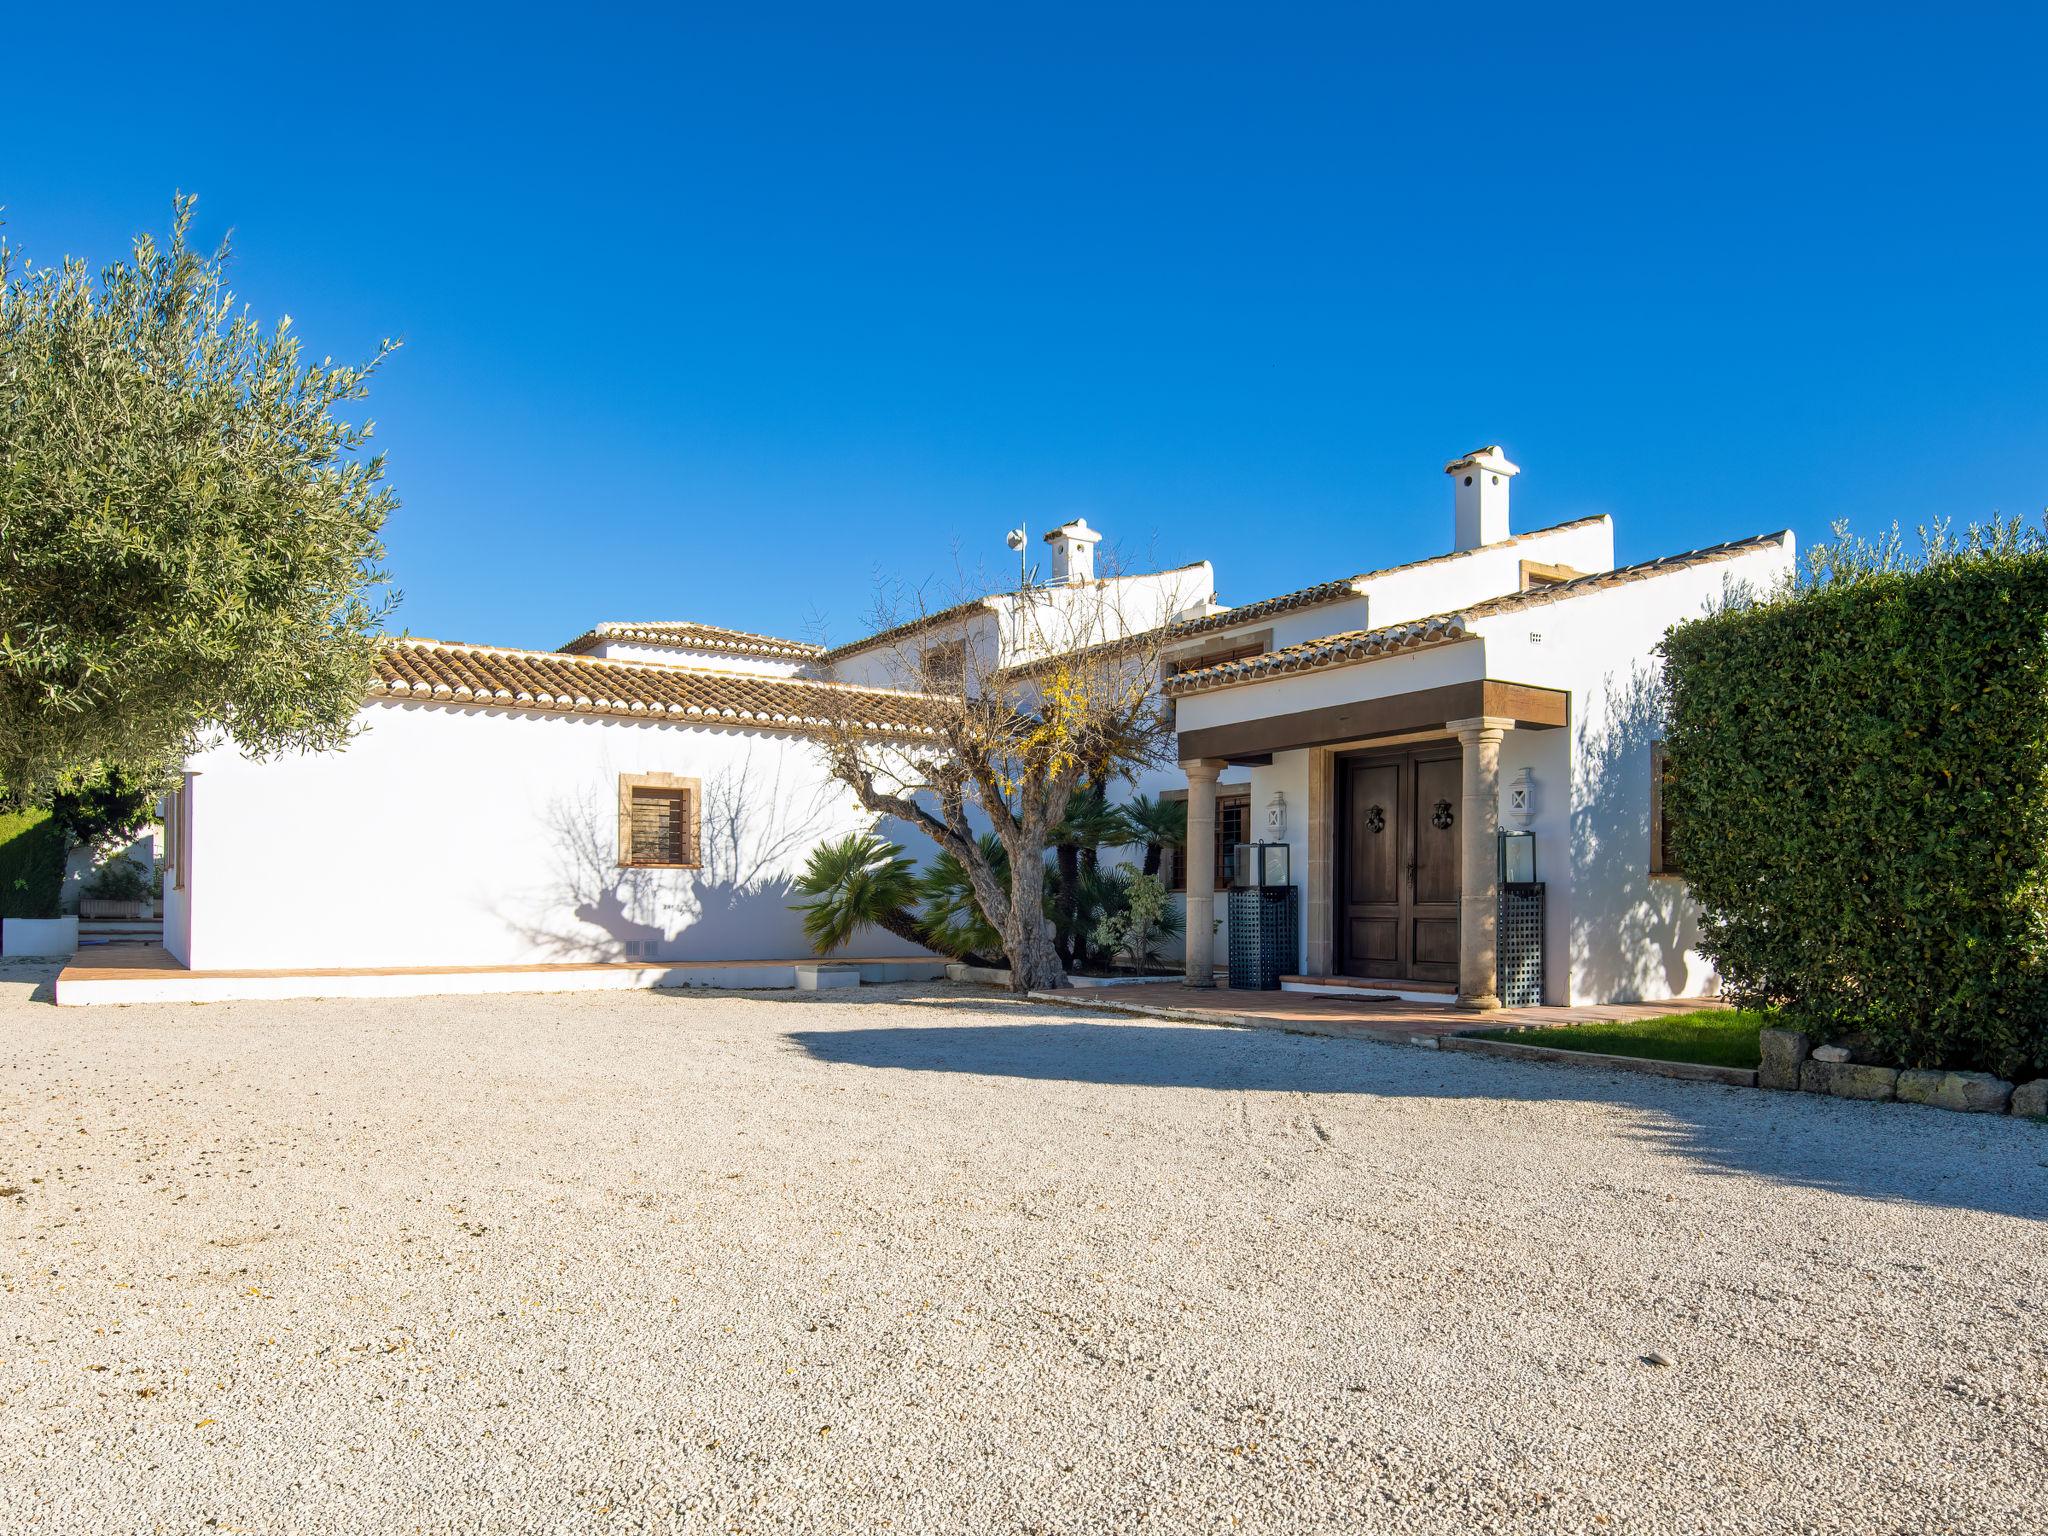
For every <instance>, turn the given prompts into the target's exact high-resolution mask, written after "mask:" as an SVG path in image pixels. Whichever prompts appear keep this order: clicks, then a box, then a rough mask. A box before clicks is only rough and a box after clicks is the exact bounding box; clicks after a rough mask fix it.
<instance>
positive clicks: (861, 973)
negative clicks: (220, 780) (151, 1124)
mask: <svg viewBox="0 0 2048 1536" xmlns="http://www.w3.org/2000/svg"><path fill="white" fill-rule="evenodd" d="M804 964H805V962H802V961H796V960H767V961H733V962H731V963H716V962H703V961H699V962H695V963H691V964H679V965H646V966H635V965H587V966H576V965H563V966H548V965H542V966H528V967H518V966H508V967H504V968H501V969H490V968H483V967H479V968H476V969H461V970H457V969H446V970H429V969H420V970H391V971H325V972H322V971H271V972H244V973H242V974H239V975H237V974H233V973H224V972H207V971H177V970H161V971H154V972H144V971H129V972H119V971H111V972H107V973H95V971H94V970H92V969H89V968H85V967H72V968H70V969H67V970H66V971H64V972H63V973H62V974H60V975H59V976H58V978H57V987H56V993H57V1006H58V1007H60V1008H77V1007H87V1006H93V1005H102V1004H108V1003H226V1002H250V1001H258V1000H261V1001H280V1000H288V999H296V998H335V997H363V998H370V997H455V996H472V997H473V996H477V995H479V994H484V993H500V992H631V991H640V990H648V989H654V988H672V987H712V988H717V989H720V990H724V991H733V992H774V991H782V992H788V991H793V990H795V989H796V988H797V985H798V974H797V973H798V971H799V970H800V969H801V968H802V967H803V966H804ZM832 969H844V970H848V971H854V972H857V973H858V978H857V979H858V980H859V981H860V982H861V983H863V984H865V985H868V986H880V985H882V984H884V983H887V982H893V981H936V980H938V979H940V978H941V977H943V976H944V975H945V971H946V967H945V963H944V962H943V961H939V960H857V961H847V962H844V964H843V966H840V965H835V966H833V967H832Z"/></svg>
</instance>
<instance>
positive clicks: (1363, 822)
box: [1336, 745, 1465, 982]
mask: <svg viewBox="0 0 2048 1536" xmlns="http://www.w3.org/2000/svg"><path fill="white" fill-rule="evenodd" d="M1336 777H1337V785H1338V797H1337V798H1338V810H1339V815H1338V827H1337V854H1338V857H1337V871H1338V884H1337V913H1336V916H1337V933H1336V951H1337V953H1336V960H1337V968H1338V971H1339V972H1340V973H1341V974H1343V975H1346V976H1371V977H1376V978H1377V977H1384V978H1386V979H1388V980H1403V979H1412V980H1415V981H1453V982H1454V981H1456V980H1457V979H1458V895H1459V870H1460V869H1461V867H1462V860H1461V859H1460V858H1459V847H1460V839H1461V837H1462V835H1463V828H1462V827H1461V826H1460V825H1459V822H1460V821H1461V820H1462V819H1463V817H1464V813H1465V807H1464V794H1463V782H1464V767H1463V763H1462V762H1461V760H1460V757H1459V749H1458V748H1457V746H1456V745H1452V746H1450V747H1448V748H1445V747H1429V748H1417V749H1414V750H1411V751H1404V752H1375V753H1370V754H1361V755H1359V756H1356V757H1341V758H1339V759H1338V760H1337V775H1336Z"/></svg>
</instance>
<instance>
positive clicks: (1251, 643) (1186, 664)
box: [1159, 629, 1273, 683]
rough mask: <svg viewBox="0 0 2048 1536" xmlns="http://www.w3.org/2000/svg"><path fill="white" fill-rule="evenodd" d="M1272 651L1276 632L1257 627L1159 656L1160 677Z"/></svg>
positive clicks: (1264, 654)
mask: <svg viewBox="0 0 2048 1536" xmlns="http://www.w3.org/2000/svg"><path fill="white" fill-rule="evenodd" d="M1272 650H1273V631H1272V630H1271V629H1262V630H1256V631H1254V632H1252V633H1250V634H1246V635H1236V636H1226V637H1225V638H1224V639H1223V640H1212V641H1210V642H1209V644H1208V645H1207V646H1206V647H1201V646H1197V647H1195V648H1194V649H1192V650H1186V651H1176V652H1174V653H1172V654H1171V655H1166V656H1161V657H1160V658H1159V680H1160V682H1162V683H1163V682H1165V681H1166V680H1167V679H1168V678H1171V677H1177V676H1179V675H1180V674H1181V673H1183V672H1192V671H1195V670H1197V669H1198V668H1201V667H1214V666H1219V665H1221V664H1222V663H1223V662H1226V661H1251V660H1253V659H1254V658H1255V657H1259V656H1267V655H1270V654H1272Z"/></svg>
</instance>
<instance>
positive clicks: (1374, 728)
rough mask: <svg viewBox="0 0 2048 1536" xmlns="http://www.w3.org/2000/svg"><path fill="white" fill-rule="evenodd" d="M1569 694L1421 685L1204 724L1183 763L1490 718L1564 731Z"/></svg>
mask: <svg viewBox="0 0 2048 1536" xmlns="http://www.w3.org/2000/svg"><path fill="white" fill-rule="evenodd" d="M1570 705H1571V695H1570V694H1568V693H1565V692H1563V691H1562V690H1560V689H1556V688H1537V687H1533V686H1531V685H1530V684H1528V683H1501V682H1495V681H1493V680H1492V679H1490V678H1489V679H1478V680H1475V681H1472V682H1467V683H1447V684H1445V685H1444V686H1443V687H1441V688H1418V689H1416V690H1415V691H1414V692H1412V693H1396V694H1390V695H1388V696H1387V697H1385V698H1379V699H1360V700H1358V701H1357V702H1355V703H1350V704H1331V705H1327V706H1325V707H1324V708H1322V709H1304V710H1299V711H1297V712H1295V713H1294V714H1289V715H1268V716H1266V717H1265V718H1263V719H1259V720H1241V721H1238V722H1237V723H1235V724H1232V725H1211V726H1204V727H1203V728H1201V729H1200V730H1194V731H1182V732H1181V733H1180V760H1181V761H1182V762H1188V761H1191V760H1193V759H1196V758H1230V759H1233V760H1236V761H1243V760H1244V759H1246V758H1248V757H1253V756H1259V755H1266V754H1271V753H1274V752H1291V751H1295V750H1297V749H1299V748H1302V747H1327V746H1333V745H1335V744H1336V743H1338V742H1343V741H1369V740H1371V739H1372V738H1373V737H1375V736H1401V735H1406V734H1408V733H1409V732H1412V731H1428V730H1439V729H1442V728H1444V727H1445V726H1447V725H1448V724H1449V723H1450V722H1451V721H1453V720H1469V719H1472V718H1475V717H1478V716H1493V717H1495V718H1497V719H1504V720H1511V721H1513V722H1514V724H1515V726H1516V727H1517V728H1519V729H1522V730H1537V731H1544V730H1560V729H1562V728H1563V727H1564V726H1566V725H1568V724H1569V723H1570Z"/></svg>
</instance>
